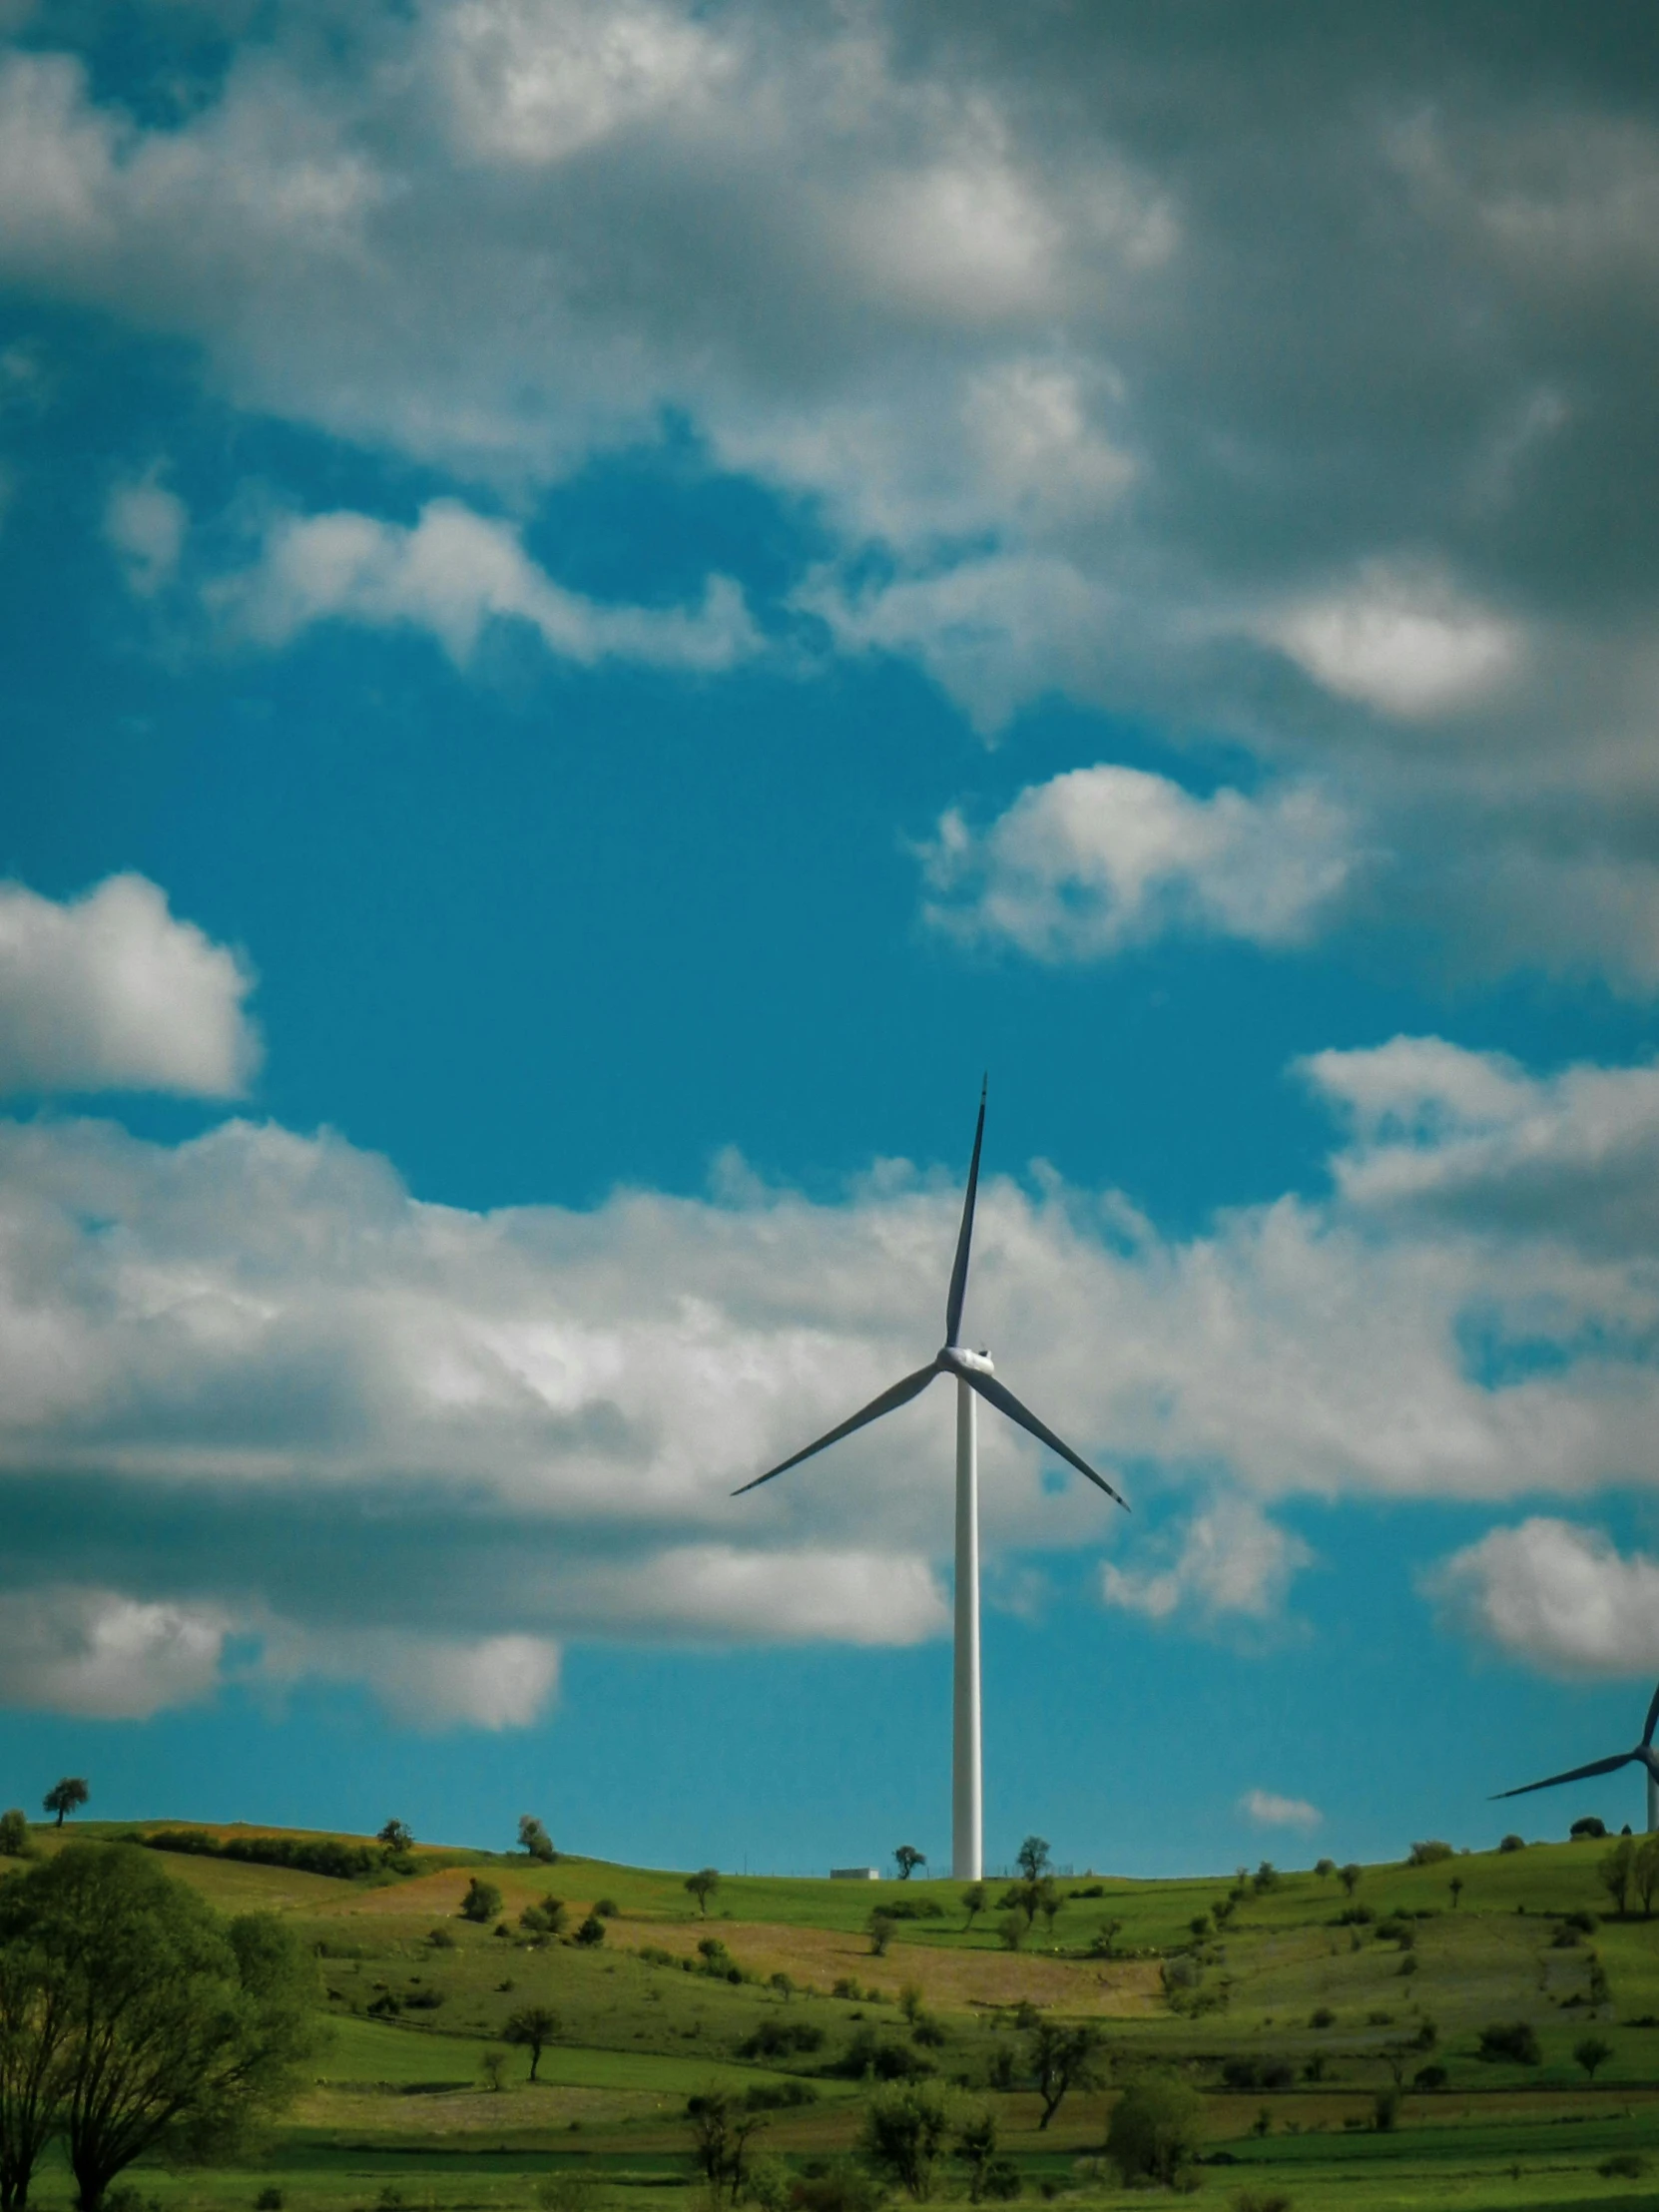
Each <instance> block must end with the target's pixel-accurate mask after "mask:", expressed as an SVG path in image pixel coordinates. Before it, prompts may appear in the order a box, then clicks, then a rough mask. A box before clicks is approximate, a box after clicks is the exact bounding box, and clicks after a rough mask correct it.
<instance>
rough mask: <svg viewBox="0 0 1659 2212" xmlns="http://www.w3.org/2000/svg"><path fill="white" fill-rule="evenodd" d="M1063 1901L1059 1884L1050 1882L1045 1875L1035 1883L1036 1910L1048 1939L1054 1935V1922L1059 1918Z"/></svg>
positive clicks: (1051, 1938)
mask: <svg viewBox="0 0 1659 2212" xmlns="http://www.w3.org/2000/svg"><path fill="white" fill-rule="evenodd" d="M1065 1902H1066V1901H1065V1897H1064V1895H1063V1893H1062V1892H1061V1889H1060V1886H1059V1884H1058V1883H1056V1882H1051V1881H1050V1880H1049V1879H1048V1877H1047V1876H1046V1875H1045V1876H1044V1878H1043V1879H1042V1881H1041V1882H1039V1883H1038V1884H1037V1911H1038V1912H1039V1913H1040V1914H1041V1915H1042V1917H1043V1925H1044V1926H1045V1927H1046V1928H1047V1930H1048V1935H1049V1940H1050V1941H1052V1940H1053V1937H1054V1923H1055V1922H1056V1921H1057V1920H1058V1919H1059V1917H1060V1908H1061V1907H1062V1906H1063V1905H1064V1904H1065Z"/></svg>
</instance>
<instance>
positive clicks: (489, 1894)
mask: <svg viewBox="0 0 1659 2212" xmlns="http://www.w3.org/2000/svg"><path fill="white" fill-rule="evenodd" d="M500 1910H501V1892H500V1891H499V1890H498V1889H497V1888H496V1887H495V1884H494V1883H493V1882H480V1881H479V1879H478V1877H477V1876H476V1875H474V1876H473V1878H472V1880H471V1881H470V1882H469V1883H468V1884H467V1886H466V1896H465V1897H464V1898H462V1900H461V1918H462V1920H463V1921H476V1922H477V1923H478V1924H479V1926H480V1927H482V1925H483V1924H484V1923H485V1922H486V1921H493V1920H494V1919H495V1917H496V1915H497V1914H498V1913H499V1912H500Z"/></svg>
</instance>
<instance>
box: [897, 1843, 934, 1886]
mask: <svg viewBox="0 0 1659 2212" xmlns="http://www.w3.org/2000/svg"><path fill="white" fill-rule="evenodd" d="M893 1857H894V1858H895V1859H896V1860H897V1861H898V1879H899V1881H900V1882H908V1881H909V1879H910V1877H911V1875H912V1874H914V1873H915V1871H916V1869H917V1867H925V1866H926V1864H927V1854H926V1852H924V1851H917V1849H916V1847H915V1845H914V1844H900V1845H899V1847H898V1849H897V1850H896V1851H895V1852H894V1853H893Z"/></svg>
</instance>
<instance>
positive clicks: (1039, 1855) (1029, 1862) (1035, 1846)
mask: <svg viewBox="0 0 1659 2212" xmlns="http://www.w3.org/2000/svg"><path fill="white" fill-rule="evenodd" d="M1014 1863H1015V1865H1016V1866H1017V1867H1018V1868H1019V1871H1020V1873H1021V1874H1022V1875H1024V1877H1025V1879H1026V1881H1027V1882H1036V1881H1039V1880H1040V1879H1041V1877H1042V1876H1043V1875H1045V1874H1046V1873H1047V1872H1048V1846H1047V1844H1046V1843H1045V1842H1044V1841H1043V1839H1042V1837H1040V1836H1027V1837H1026V1839H1025V1841H1024V1843H1023V1844H1021V1845H1020V1847H1019V1850H1018V1851H1017V1852H1015V1854H1014Z"/></svg>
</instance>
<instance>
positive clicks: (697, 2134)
mask: <svg viewBox="0 0 1659 2212" xmlns="http://www.w3.org/2000/svg"><path fill="white" fill-rule="evenodd" d="M686 2117H687V2119H689V2120H690V2121H691V2128H692V2157H693V2159H694V2160H695V2162H696V2165H697V2169H698V2171H699V2173H701V2174H702V2176H703V2178H704V2180H705V2181H706V2182H707V2183H708V2184H709V2196H710V2199H711V2201H712V2202H713V2203H715V2204H718V2203H719V2202H720V2200H721V2197H722V2195H723V2194H726V2195H729V2196H730V2197H731V2200H732V2202H733V2203H734V2204H736V2203H737V2201H738V2198H739V2196H740V2194H741V2193H742V2190H743V2185H744V2178H745V2173H744V2169H745V2160H746V2157H747V2153H748V2149H749V2138H750V2137H751V2136H752V2135H753V2134H754V2132H755V2130H756V2129H757V2128H758V2127H760V2126H761V2125H762V2121H761V2117H760V2115H759V2113H755V2112H749V2111H746V2110H745V2108H744V2106H743V2105H742V2104H741V2103H740V2102H739V2100H738V2099H737V2098H736V2097H735V2096H733V2095H732V2094H731V2092H730V2091H729V2090H726V2089H705V2090H703V2091H702V2092H701V2093H700V2094H699V2095H697V2096H694V2097H689V2098H688V2099H687V2100H686Z"/></svg>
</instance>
